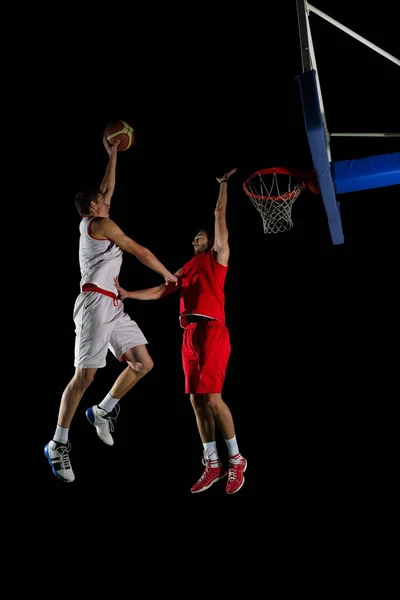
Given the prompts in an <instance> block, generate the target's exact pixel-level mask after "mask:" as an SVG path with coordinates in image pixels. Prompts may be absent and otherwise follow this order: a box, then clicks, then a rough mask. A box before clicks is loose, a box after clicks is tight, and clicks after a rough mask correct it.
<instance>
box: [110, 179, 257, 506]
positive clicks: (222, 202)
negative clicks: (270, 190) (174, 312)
mask: <svg viewBox="0 0 400 600" xmlns="http://www.w3.org/2000/svg"><path fill="white" fill-rule="evenodd" d="M235 172H236V169H233V170H232V171H229V173H226V174H225V175H224V176H223V177H220V178H217V181H218V183H219V185H220V189H219V195H218V200H217V204H216V207H215V211H214V217H215V224H214V232H213V233H212V234H210V233H207V232H206V231H205V230H200V231H199V232H198V234H197V235H196V236H195V238H194V240H193V246H194V254H195V255H194V257H193V258H192V259H191V260H189V261H188V262H187V263H186V264H185V265H184V266H183V267H182V268H181V269H179V271H177V272H176V273H175V275H177V276H178V278H179V282H178V286H174V285H172V286H171V285H169V286H166V285H165V284H162V285H160V286H158V287H154V288H148V289H145V290H136V291H130V292H128V291H126V290H125V289H124V288H122V287H121V286H120V285H119V281H118V278H116V279H115V287H116V288H117V289H118V291H119V294H120V297H121V298H122V300H125V299H127V298H133V299H136V300H156V299H158V298H161V297H162V296H165V295H166V294H168V293H170V292H172V291H175V290H176V289H180V317H179V318H180V323H181V326H182V327H183V329H184V333H183V342H182V363H183V370H184V374H185V392H186V393H187V394H190V401H191V403H192V406H193V409H194V412H195V415H196V422H197V427H198V430H199V433H200V437H201V440H202V442H203V447H204V454H203V464H204V466H205V469H204V472H203V474H202V475H201V477H200V479H199V480H198V481H197V482H196V483H195V484H194V486H193V487H192V489H191V492H192V493H193V494H195V493H198V492H203V491H204V490H207V489H208V488H209V487H211V485H212V484H213V483H215V482H216V481H218V480H219V479H222V478H224V477H226V475H228V479H227V484H226V491H227V493H228V494H234V493H235V492H238V491H239V490H240V488H241V487H242V485H243V483H244V472H245V470H246V467H247V461H246V459H245V458H244V457H243V456H242V455H241V454H240V452H239V448H238V443H237V440H236V435H235V428H234V423H233V418H232V414H231V411H230V410H229V408H228V406H227V405H226V404H225V402H224V401H223V399H222V396H221V392H222V387H223V383H224V379H225V373H226V368H227V365H228V360H229V355H230V352H231V346H230V340H229V332H228V329H227V326H226V323H225V294H224V284H225V279H226V274H227V270H228V261H229V244H228V229H227V225H226V205H227V200H228V191H227V188H228V180H229V178H230V177H231V175H232V174H233V173H235ZM215 426H217V427H218V428H219V430H220V431H221V433H222V435H223V437H224V439H225V441H226V444H227V448H228V454H229V468H228V471H226V469H225V467H224V466H223V464H222V463H221V461H220V459H219V456H218V451H217V446H216V441H215Z"/></svg>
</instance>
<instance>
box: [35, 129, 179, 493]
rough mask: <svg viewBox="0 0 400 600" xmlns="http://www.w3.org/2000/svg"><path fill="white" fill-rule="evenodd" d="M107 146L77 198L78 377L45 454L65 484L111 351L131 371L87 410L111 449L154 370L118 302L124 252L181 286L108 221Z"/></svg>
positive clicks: (110, 172) (110, 167)
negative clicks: (74, 424) (77, 421)
mask: <svg viewBox="0 0 400 600" xmlns="http://www.w3.org/2000/svg"><path fill="white" fill-rule="evenodd" d="M103 143H104V146H105V148H106V150H107V152H108V155H109V158H108V164H107V167H106V171H105V175H104V178H103V181H102V183H101V185H100V188H99V189H92V190H88V191H86V192H84V193H79V194H77V195H76V198H75V204H76V208H77V209H78V212H79V214H80V216H81V217H82V220H81V222H80V225H79V231H80V240H79V265H80V271H81V282H80V288H81V292H80V294H79V295H78V297H77V299H76V302H75V307H74V322H75V333H76V338H75V364H74V366H75V374H74V376H73V378H72V379H71V381H70V382H69V383H68V385H67V387H66V388H65V390H64V392H63V395H62V397H61V403H60V408H59V413H58V421H57V427H56V430H55V433H54V436H53V439H52V440H50V442H49V443H48V444H46V446H45V450H44V452H45V455H46V457H47V459H48V461H49V463H50V466H51V468H52V471H53V473H54V474H55V475H56V476H57V477H58V478H59V479H60V480H62V481H65V482H72V481H74V479H75V475H74V473H73V471H72V467H71V461H70V458H69V452H70V447H71V444H70V442H69V439H68V438H69V428H70V425H71V421H72V419H73V417H74V415H75V412H76V410H77V408H78V405H79V402H80V401H81V399H82V396H83V394H84V393H85V391H86V390H87V388H88V387H89V385H90V384H91V382H92V381H93V378H94V376H95V374H96V371H97V369H99V368H102V367H104V366H105V365H106V355H107V352H108V350H111V352H112V353H113V354H114V356H115V357H116V358H117V359H118V360H119V361H121V362H123V361H125V362H126V363H127V366H126V368H125V369H124V371H122V373H121V374H120V376H119V377H118V378H117V380H116V381H115V383H114V385H113V386H112V388H111V389H110V392H109V393H108V394H107V395H106V396H105V398H104V399H103V400H102V401H101V402H100V404H98V405H96V406H92V407H91V408H88V409H87V411H86V416H87V418H88V420H89V422H90V423H91V424H92V425H94V427H95V428H96V432H97V435H98V436H99V438H100V439H101V441H102V442H104V443H105V444H107V445H108V446H112V445H113V444H114V440H113V437H112V435H111V432H112V431H113V430H114V423H113V422H114V421H115V419H116V417H117V415H118V413H119V405H118V402H119V400H120V399H121V398H122V397H123V396H125V394H127V392H129V390H131V389H132V388H133V386H134V385H136V383H137V382H138V381H139V380H140V379H141V378H142V377H144V376H145V375H146V374H147V373H148V372H149V371H150V370H151V369H152V368H153V360H152V359H151V357H150V355H149V353H148V351H147V348H146V344H147V340H146V338H145V337H144V335H143V333H142V331H141V330H140V328H139V327H138V325H137V323H136V322H135V321H133V320H132V319H131V318H130V317H129V315H127V314H126V313H125V312H124V310H123V303H122V302H121V301H120V300H119V299H118V297H117V290H116V288H115V285H114V278H115V277H116V276H118V274H119V272H120V268H121V264H122V255H123V251H125V252H129V253H130V254H133V255H134V256H136V258H137V259H138V260H140V262H141V263H143V264H144V265H145V266H146V267H148V268H149V269H152V270H153V271H156V273H159V274H160V275H162V276H163V277H164V278H165V281H166V283H169V282H172V283H177V282H178V278H177V276H176V275H172V274H171V273H170V271H168V269H166V268H165V267H164V265H163V264H161V263H160V261H159V260H158V259H157V258H156V257H155V256H154V254H153V253H152V252H151V251H150V250H148V249H147V248H145V247H143V246H141V245H140V244H138V243H137V242H135V241H134V240H132V239H131V238H129V237H128V236H127V235H125V233H124V232H123V231H122V230H121V229H120V228H119V227H118V225H117V224H116V223H115V222H114V221H112V220H111V219H110V217H109V211H110V204H111V198H112V195H113V192H114V187H115V171H116V164H117V153H118V143H119V141H118V140H117V141H116V142H115V144H114V145H113V146H110V145H109V143H108V142H107V140H106V138H105V137H103Z"/></svg>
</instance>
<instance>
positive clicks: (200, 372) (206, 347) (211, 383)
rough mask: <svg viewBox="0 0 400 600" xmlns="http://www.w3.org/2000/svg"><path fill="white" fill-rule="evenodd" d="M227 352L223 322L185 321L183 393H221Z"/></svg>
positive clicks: (226, 330)
mask: <svg viewBox="0 0 400 600" xmlns="http://www.w3.org/2000/svg"><path fill="white" fill-rule="evenodd" d="M230 353H231V344H230V339H229V332H228V329H227V327H226V325H223V324H221V323H219V322H217V321H208V322H205V323H191V324H190V325H188V326H187V327H186V328H185V330H184V332H183V342H182V364H183V371H184V374H185V392H186V394H220V393H221V392H222V386H223V384H224V379H225V373H226V368H227V366H228V360H229V355H230Z"/></svg>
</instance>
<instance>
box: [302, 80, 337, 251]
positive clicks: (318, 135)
mask: <svg viewBox="0 0 400 600" xmlns="http://www.w3.org/2000/svg"><path fill="white" fill-rule="evenodd" d="M296 79H297V81H298V83H299V85H300V95H301V102H302V106H303V116H304V124H305V128H306V133H307V137H308V145H309V147H310V151H311V157H312V160H313V164H314V169H315V171H316V173H317V178H318V183H319V188H320V190H321V196H322V200H323V203H324V206H325V211H326V215H327V217H328V225H329V230H330V232H331V238H332V242H333V244H335V245H337V244H343V242H344V236H343V229H342V220H341V218H340V212H339V204H338V202H337V200H336V194H335V188H334V184H333V179H332V175H331V167H330V163H329V157H328V150H327V147H326V142H325V132H324V124H323V121H322V115H321V109H320V106H319V99H318V91H317V80H316V73H315V71H314V70H312V71H307V72H306V73H302V74H301V75H298V76H297V77H296Z"/></svg>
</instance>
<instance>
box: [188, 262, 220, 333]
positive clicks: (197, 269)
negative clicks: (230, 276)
mask: <svg viewBox="0 0 400 600" xmlns="http://www.w3.org/2000/svg"><path fill="white" fill-rule="evenodd" d="M227 271H228V267H225V266H224V265H221V264H219V263H218V262H217V260H216V258H215V253H214V252H213V251H207V252H200V254H196V255H195V256H194V257H193V258H192V259H191V260H189V261H188V262H187V263H186V264H185V265H184V266H183V268H182V281H181V297H180V310H179V315H180V316H179V318H180V322H181V326H182V327H183V328H186V326H187V322H186V319H185V315H201V316H204V317H210V318H212V319H216V320H217V321H219V322H220V323H222V324H225V293H224V285H225V278H226V274H227Z"/></svg>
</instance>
